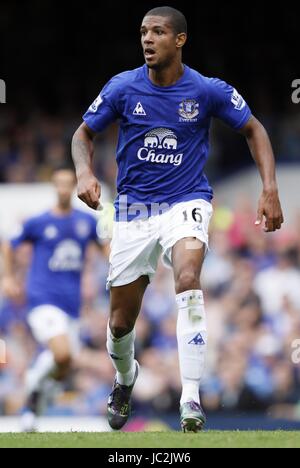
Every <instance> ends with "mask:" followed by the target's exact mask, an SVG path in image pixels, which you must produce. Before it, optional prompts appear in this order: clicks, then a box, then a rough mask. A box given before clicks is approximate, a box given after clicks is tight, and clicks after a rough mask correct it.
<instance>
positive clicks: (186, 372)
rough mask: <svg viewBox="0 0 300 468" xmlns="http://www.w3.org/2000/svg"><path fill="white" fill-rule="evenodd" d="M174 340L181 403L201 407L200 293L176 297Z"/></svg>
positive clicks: (203, 337)
mask: <svg viewBox="0 0 300 468" xmlns="http://www.w3.org/2000/svg"><path fill="white" fill-rule="evenodd" d="M176 302H177V305H178V321H177V340H178V354H179V364H180V374H181V382H182V396H181V400H180V404H181V405H182V404H184V403H187V402H189V401H195V402H196V403H199V404H200V396H199V386H200V383H201V380H202V377H203V373H204V368H205V354H206V348H207V326H206V315H205V309H204V299H203V293H202V291H199V290H198V291H186V292H184V293H182V294H178V295H177V296H176Z"/></svg>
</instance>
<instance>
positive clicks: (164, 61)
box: [141, 16, 186, 70]
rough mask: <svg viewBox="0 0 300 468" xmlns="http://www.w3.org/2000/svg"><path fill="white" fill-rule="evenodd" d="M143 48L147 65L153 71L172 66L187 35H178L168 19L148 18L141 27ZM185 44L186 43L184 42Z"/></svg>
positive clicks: (160, 17) (159, 17)
mask: <svg viewBox="0 0 300 468" xmlns="http://www.w3.org/2000/svg"><path fill="white" fill-rule="evenodd" d="M141 36H142V47H143V51H144V56H145V60H146V64H147V65H148V67H149V68H152V69H157V70H159V69H163V68H165V67H167V66H168V65H170V64H171V63H172V62H173V61H174V59H175V58H176V56H177V54H178V49H180V48H181V47H182V46H183V43H182V39H183V37H182V36H184V37H185V38H186V36H185V34H183V35H182V34H180V35H176V34H175V33H174V30H173V29H172V25H171V24H170V20H169V19H168V18H164V17H162V16H146V17H145V18H144V20H143V24H142V26H141ZM184 42H185V41H184Z"/></svg>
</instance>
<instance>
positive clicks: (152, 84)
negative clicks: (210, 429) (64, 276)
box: [73, 7, 283, 432]
mask: <svg viewBox="0 0 300 468" xmlns="http://www.w3.org/2000/svg"><path fill="white" fill-rule="evenodd" d="M141 40H142V47H143V52H144V57H145V61H146V64H145V66H144V67H142V68H139V69H137V70H134V71H129V72H126V73H122V74H121V75H118V76H116V77H115V78H113V79H112V80H111V81H110V82H109V83H108V85H107V86H106V87H105V88H104V89H103V91H102V92H101V93H100V95H99V96H98V98H97V99H96V101H95V102H94V104H92V106H91V107H90V109H89V110H88V112H87V113H86V114H85V116H84V123H83V124H82V125H81V126H80V128H79V129H78V130H77V132H76V133H75V135H74V138H73V160H74V162H75V165H76V170H77V176H78V195H79V197H80V199H81V200H83V201H84V202H85V203H86V204H87V205H88V206H90V207H91V208H94V209H97V207H98V205H99V196H100V193H101V189H100V184H99V182H98V181H97V179H96V178H95V176H94V175H93V169H92V158H93V152H94V147H93V139H94V137H95V134H96V133H98V132H100V131H102V130H103V129H104V128H105V127H106V126H107V125H108V124H109V123H111V122H113V121H114V120H119V122H120V137H119V143H118V150H117V162H118V170H119V173H118V199H117V202H116V211H117V221H124V222H121V223H120V222H117V223H115V228H114V239H113V243H112V253H111V273H110V276H109V281H108V283H109V285H110V286H111V315H110V323H109V325H110V326H109V327H108V336H107V347H108V351H109V354H110V356H111V359H112V363H113V365H114V367H115V369H116V372H117V375H116V380H115V383H114V386H113V391H112V393H111V395H110V397H109V401H108V419H109V423H110V425H111V427H112V428H113V429H121V428H122V427H123V426H124V424H125V423H126V421H127V420H128V417H129V415H130V397H131V392H132V389H133V386H134V384H135V382H136V379H137V376H138V369H139V366H138V363H137V362H136V361H135V360H134V340H135V333H134V327H135V323H136V320H137V317H138V315H139V311H140V307H141V302H142V298H143V295H144V292H145V290H146V288H147V286H148V284H149V280H151V278H152V277H153V274H154V273H155V269H156V266H157V261H158V258H159V254H160V253H161V252H162V253H163V258H164V259H165V260H166V261H167V262H168V264H169V265H171V266H172V268H173V271H174V280H175V289H176V300H177V304H178V327H177V338H178V354H179V361H180V373H181V381H182V396H181V401H180V412H181V425H182V428H183V430H184V431H189V432H190V431H192V432H198V431H199V430H201V429H202V428H203V426H204V424H205V415H204V412H203V410H202V408H201V404H200V396H199V385H200V383H201V381H202V378H203V371H204V364H205V355H206V349H207V339H206V336H207V326H206V316H205V307H204V299H203V292H202V291H201V282H200V273H201V270H202V265H203V261H204V257H205V253H206V249H207V244H208V225H209V220H210V216H211V213H212V206H211V203H210V202H211V199H212V196H213V194H212V189H211V187H210V186H209V183H208V181H207V179H206V177H205V175H204V166H205V163H206V160H207V156H208V150H209V144H208V137H209V127H210V122H211V119H212V118H214V117H216V118H219V119H221V120H223V121H224V122H225V123H227V124H228V125H229V126H230V127H231V128H232V129H234V130H237V131H239V132H240V133H241V134H242V135H244V136H245V137H246V139H247V142H248V144H249V147H250V150H251V152H252V154H253V157H254V159H255V161H256V162H257V165H258V168H259V170H260V174H261V178H262V181H263V193H262V196H261V198H260V201H259V209H258V218H257V221H256V223H257V225H261V224H262V222H263V219H264V217H265V219H266V225H265V230H266V231H267V232H273V231H276V230H277V229H280V227H281V224H282V223H283V215H282V210H281V205H280V201H279V197H278V189H277V183H276V176H275V162H274V155H273V152H272V147H271V144H270V140H269V138H268V136H267V134H266V131H265V129H264V128H263V126H262V125H261V124H260V122H258V120H257V119H256V118H255V117H254V116H252V115H251V112H250V109H249V107H248V106H247V104H246V102H245V101H244V99H243V98H242V97H241V95H240V94H239V93H238V92H237V91H236V90H235V89H234V88H233V87H232V86H229V85H227V84H226V83H225V82H223V81H221V80H218V79H215V78H207V77H204V76H203V75H201V74H199V73H198V72H196V71H194V70H192V69H190V68H189V67H187V66H185V65H184V64H183V63H182V49H183V47H184V45H185V43H186V41H187V22H186V19H185V17H184V15H183V14H182V13H181V12H179V11H177V10H175V9H173V8H170V7H159V8H155V9H154V10H151V11H150V12H148V13H147V14H146V16H145V18H144V19H143V22H142V26H141ZM162 203H163V204H164V207H163V210H162V209H159V208H157V204H158V205H159V204H162ZM152 204H154V205H155V207H154V210H153V207H151V205H152ZM149 207H150V208H151V210H150V212H149ZM138 211H142V213H141V216H142V217H145V218H149V219H145V220H144V222H140V221H138V222H135V221H134V217H135V216H136V214H137V213H138ZM161 211H164V212H163V214H161V215H160V216H157V215H158V214H159V213H160V212H161ZM123 215H124V216H123ZM142 226H144V227H145V228H146V229H145V233H144V232H143V229H142ZM153 306H154V307H155V304H154V305H153Z"/></svg>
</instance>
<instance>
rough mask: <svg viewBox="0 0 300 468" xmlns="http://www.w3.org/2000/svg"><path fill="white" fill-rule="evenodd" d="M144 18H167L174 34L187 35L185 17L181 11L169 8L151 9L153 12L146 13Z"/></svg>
mask: <svg viewBox="0 0 300 468" xmlns="http://www.w3.org/2000/svg"><path fill="white" fill-rule="evenodd" d="M146 16H163V17H165V18H169V19H170V20H171V24H172V27H173V30H174V32H175V34H181V33H185V34H187V31H188V26H187V20H186V17H185V16H184V14H183V13H181V11H179V10H176V9H175V8H172V7H169V6H164V7H157V8H153V10H150V11H148V13H147V14H146V15H145V17H146Z"/></svg>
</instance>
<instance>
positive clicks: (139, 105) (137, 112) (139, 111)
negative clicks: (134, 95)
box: [133, 102, 147, 116]
mask: <svg viewBox="0 0 300 468" xmlns="http://www.w3.org/2000/svg"><path fill="white" fill-rule="evenodd" d="M133 115H141V116H142V115H147V114H146V112H145V109H144V108H143V106H142V103H141V102H138V103H137V105H136V108H135V109H134V111H133Z"/></svg>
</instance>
